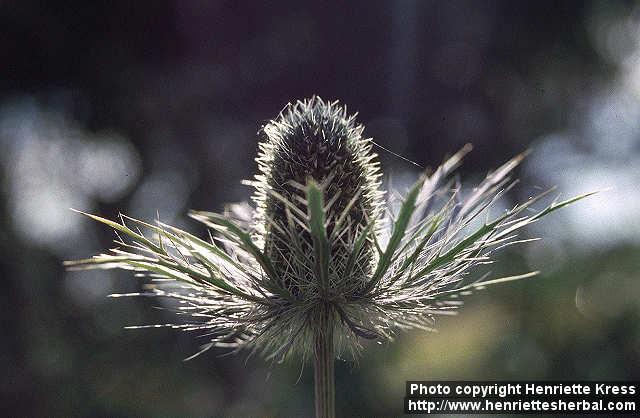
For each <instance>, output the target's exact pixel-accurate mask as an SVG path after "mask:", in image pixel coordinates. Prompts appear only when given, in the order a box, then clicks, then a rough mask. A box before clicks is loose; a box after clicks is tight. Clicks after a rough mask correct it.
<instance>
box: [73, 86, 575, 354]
mask: <svg viewBox="0 0 640 418" xmlns="http://www.w3.org/2000/svg"><path fill="white" fill-rule="evenodd" d="M261 134H262V136H263V141H262V142H261V144H260V153H259V156H258V158H257V161H258V166H259V171H260V173H259V174H258V175H257V176H256V178H255V180H254V181H252V182H249V183H250V184H252V185H253V186H254V187H255V194H254V202H255V204H256V208H255V210H254V211H253V216H252V217H250V218H247V217H246V216H244V217H241V216H238V215H237V214H239V213H241V211H237V210H236V209H237V207H235V206H230V207H229V209H230V210H229V211H228V212H227V213H226V214H216V213H211V212H191V216H192V217H193V218H195V219H196V220H198V221H201V222H203V223H204V224H205V225H206V226H208V227H209V228H210V231H211V234H210V237H209V239H208V240H203V239H200V238H198V237H196V236H194V235H192V234H189V233H187V232H185V231H183V230H180V229H177V228H175V227H172V226H169V225H166V224H164V223H162V222H160V221H157V223H156V224H155V225H153V224H149V223H145V222H142V221H138V220H135V219H131V218H128V217H126V216H124V215H122V216H121V222H120V223H117V222H113V221H110V220H107V219H104V218H101V217H98V216H95V215H88V216H90V217H91V218H93V219H95V220H97V221H100V222H102V223H105V224H107V225H109V226H111V227H112V228H114V229H115V230H116V232H117V233H119V234H118V239H117V240H116V243H117V244H118V245H119V247H118V248H114V249H112V250H111V251H110V252H109V253H105V254H101V255H98V256H95V257H93V258H91V259H87V260H80V261H75V262H68V263H67V265H68V266H69V267H70V268H74V269H79V268H123V269H129V270H134V271H136V272H138V273H139V274H146V275H148V276H149V277H150V278H151V281H150V283H149V285H148V286H147V288H148V290H146V291H145V292H143V293H133V294H127V295H114V296H131V295H155V296H163V297H168V298H171V299H173V300H176V301H178V302H179V306H178V308H177V310H178V312H179V313H181V314H183V315H182V317H183V318H186V319H187V320H186V321H185V322H183V323H179V324H167V325H166V326H170V327H174V328H178V329H183V330H187V331H190V330H196V331H200V332H202V333H203V334H206V335H207V336H208V338H209V339H210V340H209V343H207V344H206V345H205V346H204V347H203V351H204V350H206V349H208V348H211V347H227V348H232V349H239V348H245V347H246V348H249V349H251V350H253V351H260V352H261V353H263V354H264V355H265V356H266V357H267V358H271V359H278V360H281V359H284V358H285V357H286V356H287V355H288V354H290V353H292V352H296V351H297V352H301V353H303V354H308V353H310V352H312V351H313V344H314V336H315V335H316V334H317V332H318V330H319V329H324V330H325V331H323V332H326V330H327V329H328V330H329V332H330V334H331V335H332V338H331V339H328V341H331V344H332V345H335V347H338V348H344V349H347V350H348V351H350V352H352V353H354V354H355V353H356V352H357V351H358V349H359V348H360V347H361V345H360V341H361V339H363V338H364V339H379V340H385V339H390V338H391V337H392V336H393V334H394V332H395V331H397V330H398V329H409V328H422V329H427V330H428V329H431V328H432V326H433V321H434V317H435V316H436V315H439V314H450V313H452V312H454V310H455V309H457V308H458V307H459V306H460V305H461V302H460V300H459V298H460V296H463V295H466V294H468V293H469V292H471V291H472V290H474V289H478V288H482V287H484V286H486V285H488V284H493V283H498V282H503V281H509V280H514V279H518V278H523V277H530V276H531V275H533V274H535V273H527V274H524V275H520V276H513V277H507V278H500V279H493V280H484V278H481V279H475V280H474V279H473V278H472V277H471V276H470V273H471V272H472V268H473V267H474V266H476V265H478V264H484V263H489V262H491V261H492V260H491V255H492V252H493V251H494V250H495V249H497V248H503V247H504V246H506V245H509V244H513V243H517V242H523V241H526V240H519V239H518V231H519V230H520V229H522V228H523V227H525V226H527V225H529V224H530V223H532V222H535V221H537V220H538V219H539V218H541V217H542V216H544V215H546V214H548V213H550V212H552V211H554V210H556V209H558V208H560V207H563V206H565V205H567V204H569V203H571V202H573V201H576V200H578V199H581V198H583V197H585V196H586V195H584V196H579V197H576V198H573V199H570V200H567V201H564V202H559V203H558V202H555V201H554V202H553V203H551V204H550V205H549V206H547V207H546V208H544V209H542V210H541V211H539V212H537V213H529V212H526V213H525V210H526V209H531V207H532V206H533V205H534V204H535V203H536V202H537V201H539V200H540V199H541V198H542V197H543V196H544V195H545V194H544V193H543V194H542V195H539V196H536V197H534V198H531V199H529V200H528V201H527V202H526V203H524V204H521V205H516V206H515V207H513V208H512V209H510V210H507V211H506V212H504V213H503V214H501V215H499V216H498V217H496V218H494V219H491V220H490V219H488V218H487V219H486V220H484V221H482V220H483V219H484V218H485V217H488V210H489V208H490V207H491V205H492V204H493V203H494V202H495V200H497V199H499V198H500V197H501V196H502V194H503V192H504V190H505V189H507V188H508V187H510V185H511V184H512V183H510V180H509V174H510V172H511V171H512V170H513V168H514V167H516V166H517V165H518V163H519V162H520V161H521V159H522V156H517V157H516V158H514V159H512V160H510V161H508V162H507V163H505V164H504V165H503V166H502V167H500V168H499V169H497V170H495V171H494V172H492V173H490V174H489V175H488V176H487V177H486V179H485V180H484V181H483V182H482V183H481V184H479V185H478V186H477V187H475V188H474V189H473V190H471V192H470V193H467V194H466V195H465V197H464V198H461V195H462V193H461V191H460V187H452V183H451V182H449V180H448V178H449V175H450V174H451V172H452V171H453V170H454V169H455V168H456V167H457V166H458V164H459V163H460V161H461V159H462V157H463V156H464V154H466V153H467V152H468V151H469V147H464V148H463V149H462V150H461V151H459V152H458V153H456V154H455V155H453V157H451V158H449V159H447V160H446V161H445V162H444V163H443V164H442V165H441V166H440V167H439V168H438V169H437V170H436V171H435V172H433V174H432V175H431V176H426V175H425V176H422V177H421V178H420V179H419V180H418V181H417V182H416V183H415V184H414V185H413V186H412V187H411V189H410V190H409V192H408V193H407V194H406V196H405V197H404V199H403V201H402V202H401V204H400V205H399V209H397V210H396V211H395V212H394V211H392V210H382V204H383V202H382V196H383V195H382V193H381V191H380V190H379V189H380V182H379V177H380V176H379V172H378V166H377V163H376V162H375V158H376V156H375V154H374V153H373V152H372V142H371V140H369V139H365V138H364V137H363V136H362V134H363V128H362V126H361V125H358V124H357V123H356V122H355V117H354V116H349V115H348V114H347V111H346V108H344V107H342V106H339V105H338V103H337V102H324V101H322V100H321V99H319V98H317V97H314V98H312V99H309V100H305V101H298V102H296V103H295V104H290V105H288V106H287V107H286V108H285V109H284V110H283V111H282V112H281V113H280V115H279V116H278V117H277V118H276V119H275V120H273V121H271V122H269V123H267V124H266V125H265V126H264V127H263V129H262V130H261ZM478 220H480V221H478ZM127 222H128V223H129V225H133V224H135V225H136V226H137V227H138V228H143V229H147V230H149V231H150V232H151V235H150V236H145V235H144V234H143V233H142V232H141V231H140V230H139V229H137V228H136V229H135V230H134V229H132V228H131V227H129V226H128V225H127ZM123 236H124V237H123ZM123 238H127V239H126V240H125V239H123ZM155 326H165V325H155ZM333 336H335V338H333ZM331 352H333V351H331Z"/></svg>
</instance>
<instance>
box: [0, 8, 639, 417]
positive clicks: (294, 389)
mask: <svg viewBox="0 0 640 418" xmlns="http://www.w3.org/2000/svg"><path fill="white" fill-rule="evenodd" d="M0 28H2V29H0V33H1V34H2V36H0V62H1V63H2V65H1V66H0V187H1V192H2V193H1V195H0V254H1V257H0V263H1V277H2V285H1V286H2V293H1V295H0V321H1V324H2V325H1V327H2V335H1V339H2V343H0V364H1V370H2V377H1V378H0V413H1V414H2V415H3V416H23V417H26V416H65V417H68V416H92V417H100V416H104V417H115V416H122V417H126V416H132V417H133V416H136V417H141V416H158V417H165V416H166V417H171V416H308V415H310V414H311V412H312V405H313V399H312V393H313V392H312V382H313V370H312V367H310V365H301V364H300V362H292V363H290V364H287V365H275V366H271V365H269V364H265V363H264V362H263V361H262V360H261V359H259V358H247V356H246V355H240V356H236V357H221V355H222V354H224V353H223V352H222V351H209V352H208V353H207V354H205V355H203V356H201V357H199V358H197V359H195V360H193V361H189V362H183V361H182V360H183V359H184V358H186V357H188V356H189V355H191V354H193V353H194V352H195V351H196V350H197V349H198V346H199V344H200V343H202V342H203V340H202V339H201V338H200V339H198V338H197V337H196V336H194V335H186V334H180V333H177V332H174V331H171V330H164V329H160V330H145V331H128V330H124V329H123V327H124V326H126V325H136V324H147V323H156V322H165V321H166V319H167V317H168V316H169V315H170V313H167V312H165V311H163V310H161V309H154V307H157V306H158V305H159V302H158V301H157V300H149V299H144V300H143V299H127V298H124V299H122V298H121V299H108V298H107V297H106V296H107V295H108V294H110V293H113V292H127V291H135V290H136V289H139V286H140V283H139V282H138V281H137V280H136V279H134V278H132V277H131V276H130V275H129V274H127V273H120V272H88V273H67V272H65V271H64V269H63V268H62V266H61V261H62V260H65V259H73V258H82V257H86V256H89V255H92V254H94V253H96V252H98V251H99V250H100V249H102V248H105V247H109V246H110V243H111V240H112V239H113V238H114V237H113V235H112V233H111V232H110V231H109V230H107V229H106V228H103V227H101V226H100V225H97V224H94V223H91V222H90V221H88V220H87V219H86V218H83V217H81V216H79V215H77V214H74V213H72V212H71V211H69V208H71V207H73V208H77V209H82V210H85V211H90V212H94V213H98V214H101V215H102V216H106V217H111V218H113V217H115V216H116V215H117V213H118V211H122V212H125V213H127V214H129V215H132V216H135V217H140V218H147V219H152V218H155V216H156V213H159V215H160V217H161V218H162V219H163V220H165V221H166V222H169V223H173V224H176V225H178V226H181V227H184V228H187V229H189V230H191V231H193V232H195V233H197V234H200V235H204V234H205V231H204V230H203V229H202V228H201V227H200V226H199V225H197V224H195V223H194V222H192V221H190V220H189V219H188V218H187V217H186V213H187V210H188V209H189V208H195V209H206V210H221V209H222V208H223V205H224V203H225V202H230V201H231V202H235V201H242V200H245V199H247V198H248V197H249V196H250V194H251V190H250V189H249V188H248V187H246V186H242V185H241V184H240V182H241V180H242V179H247V178H250V177H251V176H252V175H253V173H254V171H255V169H256V165H255V163H254V162H253V158H254V157H255V154H256V145H257V138H256V132H257V131H258V130H259V128H260V126H261V125H262V124H263V123H264V122H265V121H266V120H268V119H269V118H271V117H274V116H275V115H276V114H277V113H278V112H279V111H280V109H282V107H283V106H284V105H285V104H286V103H287V102H289V101H292V100H295V99H297V98H303V97H308V96H310V95H312V94H319V95H320V96H322V97H324V98H326V99H340V100H341V101H342V102H343V103H346V104H347V105H348V106H349V108H350V109H352V110H354V111H355V110H357V111H359V119H360V121H361V122H362V123H364V124H365V125H366V126H367V130H366V133H367V134H368V135H369V136H372V137H374V138H375V140H376V141H377V142H378V143H379V144H380V145H382V146H384V147H386V148H388V149H390V150H392V151H393V152H395V153H398V154H401V155H403V156H404V157H406V158H408V159H411V160H413V161H415V162H417V163H418V164H420V165H422V166H425V167H433V166H434V165H437V164H438V163H439V162H440V161H442V159H443V157H444V156H445V155H446V154H451V153H453V152H455V151H456V150H457V149H459V148H460V147H461V146H462V145H463V144H465V143H467V142H471V143H473V144H474V151H473V152H472V153H471V154H470V155H469V157H468V158H467V159H466V162H465V164H464V165H463V167H462V168H461V170H460V173H461V177H462V178H463V179H464V184H466V185H467V186H471V185H472V184H473V183H474V182H475V181H478V180H479V179H481V177H482V176H483V175H484V174H486V173H487V171H488V170H490V169H491V168H495V167H496V166H497V165H498V164H500V163H501V162H503V161H504V160H506V159H507V158H509V157H511V156H512V155H514V154H515V153H518V152H520V151H523V150H525V149H527V148H531V149H532V153H531V154H530V156H529V157H528V159H527V160H526V163H525V164H524V165H523V167H522V168H521V169H519V170H518V173H517V176H518V177H519V178H520V179H521V183H520V186H519V187H517V188H516V189H515V190H514V191H513V192H512V193H510V194H509V195H508V196H507V199H506V201H505V205H511V204H513V203H514V202H515V201H516V200H518V199H526V198H527V197H528V196H530V195H531V194H532V193H535V192H536V191H539V190H540V189H546V188H548V187H550V186H553V185H557V186H558V189H557V194H558V195H560V196H563V197H569V196H571V195H575V194H579V193H582V192H586V191H591V190H596V189H597V190H599V189H607V191H606V192H604V193H602V194H600V195H598V196H596V197H594V198H590V199H589V200H587V201H583V202H581V203H579V204H576V205H575V206H573V207H571V208H568V209H566V210H564V211H562V212H561V213H556V214H554V215H553V216H552V217H549V218H547V219H545V220H544V221H543V222H541V223H540V224H539V225H536V226H535V228H531V229H530V230H529V231H528V235H529V236H543V237H544V240H542V241H539V242H535V243H532V244H528V245H527V246H524V247H517V248H515V249H513V250H511V251H505V252H503V253H502V255H501V257H500V260H501V263H500V264H499V265H496V266H495V267H493V269H494V270H493V271H494V274H495V275H496V276H497V275H500V274H516V273H521V272H523V271H528V270H534V269H539V270H541V271H542V275H541V276H540V277H538V278H536V279H533V280H529V281H524V282H518V283H514V284H510V285H505V286H503V287H495V288H492V289H489V290H487V291H485V292H482V293H479V294H476V295H474V296H472V297H470V298H469V299H468V305H467V307H466V308H465V309H464V310H462V311H461V313H460V315H458V316H457V317H453V318H447V319H442V320H440V321H439V323H438V327H439V332H438V333H435V334H434V333H431V334H424V333H421V332H416V333H408V334H404V335H401V336H399V338H398V339H397V341H395V342H394V343H393V344H385V345H376V344H373V345H371V346H370V347H369V348H368V350H367V351H366V352H365V354H364V356H363V357H362V358H361V359H360V360H359V363H358V364H357V365H356V364H353V363H349V362H339V363H338V364H337V381H338V392H337V407H338V410H339V411H340V415H341V416H372V415H376V416H397V415H401V414H402V397H403V396H404V395H403V394H404V387H405V386H404V382H405V381H406V380H408V379H566V380H577V379H608V380H618V379H621V380H626V379H635V380H638V379H640V280H639V277H638V275H639V271H640V251H639V250H640V192H639V186H638V185H639V184H640V6H639V5H638V4H637V3H634V2H628V1H575V2H572V1H529V2H512V1H487V2H475V1H466V2H465V1H437V2H436V1H427V0H425V1H407V0H402V1H385V2H379V1H366V2H314V3H310V2H309V3H307V2H301V1H295V2H293V1H289V2H236V1H178V0H175V1H138V2H125V1H118V2H111V1H109V2H106V1H104V2H103V1H92V2H85V1H66V2H46V1H34V0H20V1H2V2H0ZM378 151H379V154H380V159H381V161H382V165H383V169H384V171H385V173H386V174H387V175H388V177H390V178H391V181H392V183H393V184H394V185H395V186H397V187H400V188H401V187H403V185H406V184H407V183H408V182H410V181H411V180H412V179H414V178H415V177H416V176H417V175H418V173H419V169H418V168H417V167H415V166H414V165H411V164H409V163H407V162H405V161H403V160H402V159H400V158H398V157H395V156H393V155H392V154H389V153H386V152H384V151H383V150H381V149H379V150H378Z"/></svg>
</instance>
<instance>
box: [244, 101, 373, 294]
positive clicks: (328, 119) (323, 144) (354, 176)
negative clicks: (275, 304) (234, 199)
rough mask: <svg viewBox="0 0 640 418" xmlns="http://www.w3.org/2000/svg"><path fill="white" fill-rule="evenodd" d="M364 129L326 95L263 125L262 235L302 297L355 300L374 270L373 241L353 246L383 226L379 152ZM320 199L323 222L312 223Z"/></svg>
mask: <svg viewBox="0 0 640 418" xmlns="http://www.w3.org/2000/svg"><path fill="white" fill-rule="evenodd" d="M363 130H364V127H363V126H362V125H358V124H356V123H355V115H351V116H349V115H347V109H346V108H345V107H342V106H338V104H337V103H335V102H334V103H331V102H327V103H325V102H324V101H322V100H321V99H320V98H318V97H314V98H312V99H310V100H305V101H298V102H297V103H296V104H294V105H291V106H288V107H287V108H286V109H285V110H284V111H283V112H282V113H280V115H279V116H278V118H277V119H275V120H273V121H271V122H269V123H268V124H267V125H266V126H264V128H263V129H262V135H263V138H264V139H263V141H262V142H261V143H260V153H259V155H258V158H257V159H256V160H257V162H258V167H259V170H260V174H259V175H257V176H256V181H255V183H254V185H255V189H256V191H255V196H254V201H255V202H256V204H257V216H256V228H257V230H258V231H259V233H258V234H256V238H257V241H258V242H260V243H262V245H263V247H264V253H265V255H266V256H267V257H268V258H270V259H271V260H272V263H273V266H274V268H275V270H276V273H277V276H278V278H279V279H280V282H281V285H282V286H283V287H285V288H286V289H287V290H288V291H289V292H290V293H291V294H293V295H294V296H295V297H296V298H297V299H300V300H316V299H334V298H338V299H345V298H348V297H350V296H351V295H353V294H355V293H356V292H357V291H358V290H360V289H361V288H362V287H363V286H364V284H365V283H366V280H367V278H368V277H369V275H370V274H371V273H372V270H373V267H374V264H373V263H374V258H375V250H374V248H373V243H372V240H369V239H368V240H365V241H364V242H363V245H362V248H361V249H360V251H359V253H358V254H353V251H352V250H353V244H354V242H353V240H354V237H356V236H358V235H360V234H361V233H362V231H364V230H365V229H367V228H375V225H376V220H377V219H378V215H379V213H380V207H381V197H382V195H381V193H380V191H379V187H380V183H379V177H380V174H379V167H378V163H377V162H376V161H375V158H376V154H374V153H373V152H372V144H371V141H370V140H369V139H365V138H363V137H362V132H363ZM314 199H317V200H318V201H317V202H316V203H317V204H323V207H322V208H320V209H321V210H320V211H318V212H317V213H316V214H315V215H317V218H314V221H315V223H316V225H311V224H309V225H307V224H308V222H306V218H308V219H309V220H311V216H312V215H314V213H312V211H311V209H312V206H310V205H309V203H310V200H311V201H313V200H314ZM312 203H313V202H312ZM321 224H322V225H321ZM312 227H313V228H314V229H316V230H317V231H315V232H317V233H318V234H319V235H320V236H317V235H315V234H314V230H313V229H312ZM314 240H315V241H314ZM318 240H320V241H319V242H318ZM322 246H324V247H322ZM325 252H326V254H324V253H325ZM352 254H353V255H354V257H352V258H353V259H352V260H350V259H349V257H350V256H351V255H352Z"/></svg>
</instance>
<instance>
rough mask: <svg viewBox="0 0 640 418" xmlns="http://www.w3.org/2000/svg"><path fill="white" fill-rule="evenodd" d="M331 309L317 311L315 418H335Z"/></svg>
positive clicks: (314, 352) (324, 308) (323, 308)
mask: <svg viewBox="0 0 640 418" xmlns="http://www.w3.org/2000/svg"><path fill="white" fill-rule="evenodd" d="M331 316H332V309H331V306H329V305H323V306H322V307H321V308H320V309H319V310H318V325H319V326H318V329H317V331H316V335H315V337H314V350H313V354H314V375H315V398H316V418H335V415H336V413H335V392H336V387H335V376H334V348H333V326H332V325H333V321H332V318H331Z"/></svg>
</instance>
